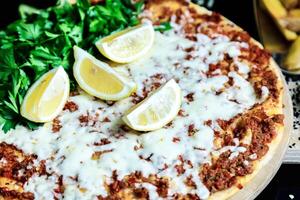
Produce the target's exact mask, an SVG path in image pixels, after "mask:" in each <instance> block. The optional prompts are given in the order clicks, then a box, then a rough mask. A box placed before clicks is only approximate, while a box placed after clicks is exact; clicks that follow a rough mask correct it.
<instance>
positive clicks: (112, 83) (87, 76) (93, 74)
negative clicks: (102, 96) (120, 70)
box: [80, 58, 123, 94]
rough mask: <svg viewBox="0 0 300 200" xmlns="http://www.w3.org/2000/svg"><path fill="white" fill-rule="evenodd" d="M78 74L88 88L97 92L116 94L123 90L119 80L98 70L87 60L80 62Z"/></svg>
mask: <svg viewBox="0 0 300 200" xmlns="http://www.w3.org/2000/svg"><path fill="white" fill-rule="evenodd" d="M80 74H81V76H82V79H83V80H84V81H85V82H86V83H87V84H88V85H89V86H91V87H93V88H94V89H96V90H97V91H99V92H103V93H106V94H116V93H119V92H121V91H122V90H123V84H122V82H121V81H120V80H118V79H117V78H116V77H114V76H111V75H110V74H109V73H108V72H106V71H104V70H103V69H101V68H99V67H98V66H97V65H95V64H94V63H93V62H92V61H91V60H90V59H88V58H85V59H84V60H83V61H82V63H81V66H80ZM99 80H101V81H99Z"/></svg>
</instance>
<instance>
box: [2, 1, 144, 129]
mask: <svg viewBox="0 0 300 200" xmlns="http://www.w3.org/2000/svg"><path fill="white" fill-rule="evenodd" d="M142 7H143V1H139V2H138V3H135V4H133V3H132V2H131V0H106V1H105V3H100V4H97V5H91V4H90V3H89V0H77V3H76V4H74V5H71V4H69V3H66V2H65V3H62V1H60V0H58V4H57V5H56V6H52V7H49V8H47V9H36V8H33V7H31V6H27V5H21V6H20V8H19V11H20V15H21V19H19V20H17V21H15V22H13V23H12V24H10V25H8V26H7V28H6V29H5V30H2V31H0V99H1V100H0V127H1V128H2V130H3V131H4V132H7V131H9V130H10V129H12V128H14V127H15V126H16V125H18V124H21V125H24V126H27V127H28V128H30V129H35V128H37V127H38V126H39V125H40V124H37V123H33V122H30V121H28V120H26V119H24V118H23V117H22V116H21V115H20V114H19V110H20V106H21V104H22V101H23V99H24V96H25V95H26V92H27V90H28V89H29V87H30V86H31V85H32V84H33V83H34V82H35V81H36V80H37V79H38V78H39V77H41V76H42V75H43V74H44V73H46V72H48V71H49V70H50V69H52V68H54V67H57V66H63V67H64V69H65V70H66V71H67V73H68V74H69V77H70V82H71V89H75V88H76V81H75V79H74V77H73V73H72V66H73V63H74V57H73V46H74V45H78V46H80V47H82V48H84V49H87V50H88V51H89V52H90V53H92V54H94V55H97V54H98V55H99V51H98V50H97V48H96V47H95V45H94V43H95V42H96V41H97V40H98V39H99V38H101V37H104V36H107V35H109V34H111V33H112V32H115V31H120V30H123V29H125V28H127V27H129V26H134V25H137V24H138V23H139V21H138V15H139V13H140V12H141V10H142Z"/></svg>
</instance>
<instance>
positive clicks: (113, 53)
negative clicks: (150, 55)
mask: <svg viewBox="0 0 300 200" xmlns="http://www.w3.org/2000/svg"><path fill="white" fill-rule="evenodd" d="M154 36H155V32H154V29H153V26H152V25H151V24H142V25H138V26H135V27H130V28H127V29H125V30H123V31H120V32H117V33H114V34H112V35H109V36H107V37H104V38H102V39H100V40H99V41H97V42H96V46H97V48H98V49H99V51H100V52H101V53H102V54H103V55H104V56H105V57H107V58H108V59H110V60H112V61H115V62H117V63H129V62H132V61H134V60H136V59H138V58H140V57H142V56H144V55H145V54H147V52H148V51H149V50H150V49H151V47H152V45H153V42H154Z"/></svg>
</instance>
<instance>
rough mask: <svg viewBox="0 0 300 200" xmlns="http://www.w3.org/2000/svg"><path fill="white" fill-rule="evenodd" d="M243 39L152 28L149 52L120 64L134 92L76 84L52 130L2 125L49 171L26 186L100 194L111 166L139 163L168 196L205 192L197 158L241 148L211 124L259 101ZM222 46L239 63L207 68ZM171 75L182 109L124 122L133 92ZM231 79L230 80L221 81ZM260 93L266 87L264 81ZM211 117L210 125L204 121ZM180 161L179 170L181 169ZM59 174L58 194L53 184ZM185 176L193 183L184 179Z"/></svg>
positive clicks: (46, 192)
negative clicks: (168, 117)
mask: <svg viewBox="0 0 300 200" xmlns="http://www.w3.org/2000/svg"><path fill="white" fill-rule="evenodd" d="M241 47H243V48H246V47H247V45H246V44H245V43H240V42H232V41H230V40H229V39H228V38H227V37H226V36H221V35H220V36H217V37H215V38H214V39H211V38H209V37H207V36H205V35H202V34H198V35H197V41H191V40H188V39H185V38H184V37H181V36H178V35H176V34H175V33H174V32H173V31H169V32H166V33H164V34H161V33H158V32H157V33H156V35H155V44H154V47H153V49H152V50H151V52H150V53H149V55H147V56H146V57H145V58H143V59H140V60H138V61H136V62H134V63H130V64H126V65H121V66H118V68H117V70H118V71H120V73H123V74H126V75H127V76H129V77H130V78H131V79H133V80H134V81H135V82H136V83H137V86H138V87H137V92H136V96H132V97H129V98H127V99H124V100H121V101H118V102H115V103H114V104H113V105H108V104H107V103H105V102H102V101H100V100H95V99H93V98H92V97H90V96H88V95H87V94H84V93H83V92H81V94H80V95H78V96H75V97H70V99H69V100H70V101H73V102H75V103H76V104H77V105H78V108H79V109H78V110H77V111H75V112H69V111H68V110H66V111H63V112H62V113H61V115H60V116H59V118H58V119H59V120H60V122H61V125H62V128H61V129H60V130H59V131H58V132H57V133H53V132H52V130H51V124H45V125H44V126H43V127H40V128H39V129H38V130H35V131H29V130H27V129H26V128H24V127H21V126H18V127H17V128H16V129H15V130H13V131H11V132H10V133H8V134H3V133H0V141H1V142H6V143H8V144H13V145H15V146H16V147H17V148H19V149H21V150H23V151H24V153H26V154H36V155H37V156H38V158H37V159H38V161H42V160H44V161H45V162H46V171H47V173H48V174H50V176H49V177H46V176H45V175H44V176H38V175H33V176H32V177H31V178H30V179H29V180H28V182H27V183H26V184H25V191H29V192H32V193H33V194H34V196H35V199H39V200H42V199H47V200H48V199H54V198H58V199H61V198H62V196H63V197H64V199H86V200H91V199H97V196H99V195H101V196H102V197H105V196H107V195H108V193H107V190H106V188H105V185H107V184H110V183H112V182H113V178H112V174H113V172H116V174H117V175H118V176H117V178H118V179H119V180H122V179H124V178H126V176H128V175H130V174H132V173H134V172H137V171H138V172H142V175H143V176H144V177H148V176H150V175H156V176H157V177H167V178H168V180H169V182H170V184H169V188H168V196H169V197H172V195H174V194H176V193H179V194H187V193H191V194H197V195H198V196H199V197H200V198H201V199H205V198H208V197H209V191H208V189H207V188H206V187H205V186H204V185H203V183H202V182H201V179H200V177H199V175H198V174H199V169H200V166H201V165H202V164H203V163H210V160H211V153H212V152H215V154H219V153H220V152H224V151H226V150H230V151H231V152H232V154H231V158H234V157H235V156H237V155H238V153H239V152H244V151H245V150H246V149H245V148H244V147H239V146H238V145H239V144H236V146H228V147H223V148H222V149H216V148H215V147H214V131H215V130H221V127H220V126H219V125H218V123H217V122H216V121H217V120H230V119H231V118H233V117H235V116H236V115H238V114H239V113H242V112H244V111H245V110H247V109H249V108H251V107H252V106H253V105H254V104H255V103H259V102H260V101H261V99H257V98H256V95H255V92H254V89H253V87H252V85H251V84H250V83H249V82H248V81H247V77H248V73H249V71H250V69H249V67H248V66H247V64H245V63H242V61H241V60H239V57H238V56H239V55H240V48H241ZM225 54H227V55H228V56H229V57H231V58H232V59H233V60H234V62H235V63H236V65H237V67H238V71H236V72H233V71H232V72H230V73H229V74H222V72H221V71H220V70H219V71H217V70H216V72H215V73H214V76H212V77H209V76H207V72H208V71H209V65H210V64H217V63H218V62H220V61H222V60H223V59H224V56H225ZM172 78H174V79H175V80H176V81H177V82H178V84H179V86H180V88H181V90H182V107H181V113H182V114H179V115H178V116H177V117H176V118H175V119H174V120H173V121H172V122H171V123H170V124H169V125H168V126H165V127H163V128H162V129H160V130H157V131H153V132H148V133H136V132H134V131H132V130H129V129H126V128H125V129H124V124H123V122H122V120H121V117H122V116H123V114H124V113H125V112H126V111H127V110H128V109H129V108H130V107H132V106H133V105H134V104H135V103H136V102H135V101H136V99H140V100H141V99H143V98H145V97H146V96H147V95H148V93H149V92H151V91H153V90H155V89H156V88H157V87H158V86H159V85H161V84H163V83H165V82H167V81H168V80H170V79H172ZM229 79H232V80H233V84H232V85H230V86H227V87H226V83H228V81H229ZM218 91H222V92H221V93H218ZM263 94H264V95H263V96H267V95H268V91H267V88H265V89H263ZM264 98H265V97H264ZM158 109H159V108H158ZM208 120H211V121H212V125H211V126H209V125H207V124H206V123H205V122H206V121H208ZM102 141H108V142H105V143H103V142H102ZM179 165H180V166H181V167H182V168H183V169H184V170H178V167H177V166H179ZM60 176H62V183H63V185H64V192H63V194H58V193H56V192H55V191H56V190H55V189H56V188H57V187H58V181H57V180H58V178H59V177H60ZM187 178H190V179H191V180H192V181H193V182H194V183H195V185H196V187H189V186H187V185H186V180H187ZM136 187H137V188H140V187H143V188H146V189H147V190H148V192H149V197H150V199H159V198H158V197H159V195H158V193H157V188H156V186H155V185H153V184H151V183H140V184H136Z"/></svg>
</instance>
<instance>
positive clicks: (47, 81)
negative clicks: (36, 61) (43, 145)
mask: <svg viewBox="0 0 300 200" xmlns="http://www.w3.org/2000/svg"><path fill="white" fill-rule="evenodd" d="M69 91H70V83H69V77H68V75H67V73H66V72H65V70H64V68H63V67H58V68H54V69H52V70H50V71H49V72H47V73H46V74H44V75H43V76H42V77H41V78H39V79H38V80H37V81H36V82H35V83H34V84H33V85H32V86H31V87H30V89H29V90H28V92H27V94H26V95H25V98H24V101H23V103H22V105H21V115H22V116H23V117H24V118H26V119H29V120H30V121H34V122H49V121H51V120H53V119H54V118H55V117H56V116H57V115H58V114H59V113H60V112H61V111H62V109H63V107H64V105H65V103H66V101H67V98H68V96H69Z"/></svg>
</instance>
